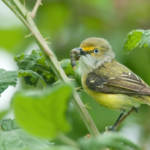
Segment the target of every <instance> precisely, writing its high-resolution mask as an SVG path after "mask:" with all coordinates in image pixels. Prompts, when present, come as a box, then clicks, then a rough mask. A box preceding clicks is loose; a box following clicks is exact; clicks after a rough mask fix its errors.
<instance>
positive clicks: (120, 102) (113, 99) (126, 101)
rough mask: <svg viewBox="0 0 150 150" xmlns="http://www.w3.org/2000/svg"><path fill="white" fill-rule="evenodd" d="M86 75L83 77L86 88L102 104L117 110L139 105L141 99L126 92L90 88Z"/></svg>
mask: <svg viewBox="0 0 150 150" xmlns="http://www.w3.org/2000/svg"><path fill="white" fill-rule="evenodd" d="M85 80H86V76H85V77H82V85H83V88H84V90H85V91H86V92H87V93H88V94H89V95H90V96H91V97H92V98H93V99H94V100H95V101H96V102H97V103H99V104H100V105H102V106H104V107H107V108H109V109H112V110H115V111H123V110H125V111H126V110H127V111H128V110H130V109H131V108H132V107H139V105H140V104H141V101H139V100H138V99H137V98H136V97H134V96H129V95H126V94H106V93H100V92H95V91H92V90H90V89H89V88H88V87H87V86H86V84H85Z"/></svg>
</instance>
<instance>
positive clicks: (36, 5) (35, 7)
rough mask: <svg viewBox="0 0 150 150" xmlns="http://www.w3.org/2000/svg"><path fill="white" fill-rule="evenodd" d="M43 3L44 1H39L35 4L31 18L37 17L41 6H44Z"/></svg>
mask: <svg viewBox="0 0 150 150" xmlns="http://www.w3.org/2000/svg"><path fill="white" fill-rule="evenodd" d="M41 2H42V0H37V1H36V4H35V6H34V8H33V10H32V13H31V17H32V18H34V17H35V15H36V12H37V10H38V8H39V6H40V5H42V3H41Z"/></svg>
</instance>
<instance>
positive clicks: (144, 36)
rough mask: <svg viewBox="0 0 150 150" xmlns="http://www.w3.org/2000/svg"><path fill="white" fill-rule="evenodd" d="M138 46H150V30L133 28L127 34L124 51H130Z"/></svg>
mask: <svg viewBox="0 0 150 150" xmlns="http://www.w3.org/2000/svg"><path fill="white" fill-rule="evenodd" d="M136 47H140V48H145V47H149V48H150V30H133V31H131V32H130V33H129V34H128V35H127V38H126V39H125V43H124V47H123V48H124V51H125V52H130V51H131V50H132V49H134V48H136Z"/></svg>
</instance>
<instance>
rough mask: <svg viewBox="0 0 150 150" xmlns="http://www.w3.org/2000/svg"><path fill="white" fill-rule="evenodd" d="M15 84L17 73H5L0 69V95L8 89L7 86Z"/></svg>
mask: <svg viewBox="0 0 150 150" xmlns="http://www.w3.org/2000/svg"><path fill="white" fill-rule="evenodd" d="M16 84H17V72H16V71H5V70H4V69H0V94H1V93H2V92H3V91H4V90H5V89H6V88H8V86H16Z"/></svg>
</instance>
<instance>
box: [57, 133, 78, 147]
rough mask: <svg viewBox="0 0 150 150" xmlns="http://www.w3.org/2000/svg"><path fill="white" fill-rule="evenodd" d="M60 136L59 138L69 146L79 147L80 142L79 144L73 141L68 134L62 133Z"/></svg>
mask: <svg viewBox="0 0 150 150" xmlns="http://www.w3.org/2000/svg"><path fill="white" fill-rule="evenodd" d="M58 138H59V139H60V140H61V141H62V142H63V143H65V144H66V145H69V146H73V147H76V148H78V144H77V143H76V142H75V141H73V140H72V139H70V138H69V137H67V136H66V135H64V134H60V135H59V136H58Z"/></svg>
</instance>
